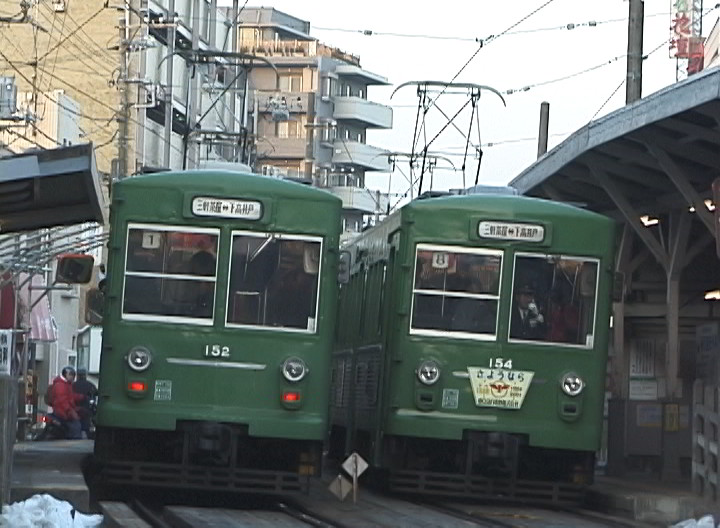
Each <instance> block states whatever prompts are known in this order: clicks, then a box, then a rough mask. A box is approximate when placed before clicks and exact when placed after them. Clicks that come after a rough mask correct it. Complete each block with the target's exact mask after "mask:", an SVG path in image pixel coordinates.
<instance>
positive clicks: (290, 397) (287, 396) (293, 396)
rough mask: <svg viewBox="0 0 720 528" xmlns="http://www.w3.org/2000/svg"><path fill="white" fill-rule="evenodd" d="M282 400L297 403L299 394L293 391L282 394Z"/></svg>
mask: <svg viewBox="0 0 720 528" xmlns="http://www.w3.org/2000/svg"><path fill="white" fill-rule="evenodd" d="M282 398H283V401H285V402H297V401H300V393H299V392H293V391H287V392H283V396H282Z"/></svg>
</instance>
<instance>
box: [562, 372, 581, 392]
mask: <svg viewBox="0 0 720 528" xmlns="http://www.w3.org/2000/svg"><path fill="white" fill-rule="evenodd" d="M560 386H561V387H562V390H563V392H564V393H565V394H567V395H568V396H577V395H578V394H580V393H581V392H582V391H583V389H584V388H585V381H583V379H582V378H581V377H580V376H578V375H577V374H575V373H574V372H570V373H568V374H565V375H564V376H563V378H562V381H561V382H560Z"/></svg>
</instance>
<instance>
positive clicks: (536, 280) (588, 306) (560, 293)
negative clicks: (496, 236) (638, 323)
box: [507, 252, 600, 350]
mask: <svg viewBox="0 0 720 528" xmlns="http://www.w3.org/2000/svg"><path fill="white" fill-rule="evenodd" d="M518 259H528V260H527V263H526V264H524V265H522V266H519V265H518ZM529 259H536V260H537V262H538V263H545V264H553V269H555V268H557V267H558V266H560V267H561V268H562V267H563V266H561V265H560V264H561V263H562V262H568V263H569V262H573V261H574V262H577V263H581V264H583V266H581V267H576V278H575V280H574V282H570V280H569V277H568V276H566V275H565V274H564V273H560V274H559V275H558V274H557V271H561V272H562V271H563V270H562V269H560V270H558V269H555V275H554V276H555V279H554V280H553V279H552V276H550V275H548V274H547V273H545V277H543V276H542V275H541V274H542V270H541V269H540V268H539V267H537V266H536V267H535V269H532V268H529V267H528V264H529ZM588 265H591V266H594V270H593V268H592V267H590V266H588ZM564 267H569V266H568V265H567V264H566V265H565V266H564ZM584 270H590V272H586V271H584ZM548 271H549V268H548ZM593 271H594V275H592V277H590V276H591V273H592V272H593ZM511 281H512V286H511V289H512V291H511V302H510V308H509V310H510V311H509V313H508V334H507V338H508V342H509V343H524V344H533V345H538V346H552V347H568V348H576V349H586V350H590V349H592V348H593V346H594V342H595V334H596V330H597V310H598V302H599V295H598V291H599V281H600V259H599V258H597V257H588V256H583V255H577V254H561V253H533V252H516V253H515V254H514V255H513V271H512V277H511ZM588 281H590V282H589V283H588ZM590 286H592V292H588V288H589V287H590ZM523 287H526V288H530V291H532V294H533V302H535V303H536V305H537V308H538V311H539V313H541V314H542V315H543V323H542V324H543V325H544V327H545V330H544V332H545V335H544V336H543V337H538V336H533V337H518V336H517V335H515V336H511V334H512V333H513V324H512V321H513V317H512V315H513V310H514V309H515V308H516V299H515V297H516V295H515V294H516V291H518V290H519V289H520V288H523ZM567 288H570V292H569V296H568V291H567ZM583 298H584V299H583ZM588 298H591V299H590V302H589V303H588ZM561 303H562V305H564V306H566V307H567V306H569V307H571V309H573V315H572V316H570V315H569V314H568V312H567V311H565V312H554V310H556V309H557V308H556V307H555V306H560V305H561ZM576 303H578V304H580V303H582V304H581V305H580V306H579V307H574V306H573V305H574V304H576ZM554 305H555V306H554ZM565 309H566V308H565ZM574 310H577V313H574ZM588 310H591V311H590V312H589V313H588ZM555 320H562V321H563V324H564V325H567V324H568V321H573V320H575V321H576V322H575V323H570V324H575V328H574V330H575V332H576V335H577V336H578V337H577V338H576V341H569V340H567V338H566V337H563V338H560V337H558V336H559V335H565V332H562V333H558V332H557V331H555V330H554V329H553V327H552V325H553V324H554V321H555ZM583 326H584V327H586V328H584V327H583ZM569 330H571V329H568V330H567V331H569ZM580 331H584V332H585V333H584V339H582V340H581V339H580V337H581V336H580Z"/></svg>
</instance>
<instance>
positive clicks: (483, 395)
mask: <svg viewBox="0 0 720 528" xmlns="http://www.w3.org/2000/svg"><path fill="white" fill-rule="evenodd" d="M614 246H615V225H614V222H613V221H612V220H610V219H608V218H606V217H604V216H601V215H599V214H595V213H592V212H589V211H586V210H582V209H579V208H576V207H573V206H570V205H566V204H561V203H556V202H550V201H545V200H540V199H534V198H528V197H521V196H510V195H490V194H487V195H463V196H446V197H435V198H429V199H418V200H415V201H413V202H411V203H409V204H408V205H406V206H404V207H403V208H402V209H400V210H399V211H398V212H396V213H394V214H393V215H391V216H390V217H388V218H387V219H386V220H385V221H384V222H383V223H382V224H380V225H378V226H376V227H373V228H371V229H369V230H367V231H366V232H364V233H362V234H361V235H360V236H359V237H358V238H357V239H356V240H354V241H353V242H352V243H351V244H350V245H349V246H348V247H346V248H344V249H348V250H349V251H350V252H351V254H352V256H353V264H352V268H351V278H350V281H349V283H348V284H345V285H342V286H341V293H340V301H339V310H338V312H339V315H338V324H337V329H336V343H335V350H334V353H333V360H332V380H331V391H332V392H331V411H330V412H331V417H330V421H331V435H330V450H331V454H333V455H336V456H342V455H343V454H347V453H350V452H353V451H356V452H358V453H359V454H360V455H361V456H363V457H365V458H366V459H367V460H368V462H369V463H370V465H371V467H373V468H374V469H375V470H376V473H380V474H382V475H384V476H385V477H386V478H387V481H386V482H387V483H389V487H390V489H392V490H396V491H410V492H420V493H432V494H434V495H442V494H447V495H470V496H481V495H487V496H497V495H498V494H503V493H507V494H510V495H513V494H514V495H516V496H520V495H518V494H519V493H520V492H519V490H520V489H521V487H519V485H518V483H525V482H527V483H532V482H537V481H546V482H551V483H556V482H575V483H578V482H582V481H584V482H588V481H589V480H591V479H592V475H593V471H594V453H595V452H596V450H598V448H599V447H600V439H601V431H602V424H603V404H604V393H605V369H606V361H607V355H608V336H609V332H610V329H609V326H610V324H609V323H610V311H611V292H612V285H613V278H614V273H613V269H614V261H613V258H614ZM378 470H379V471H378ZM500 483H512V485H511V486H509V487H505V488H498V486H499V485H500ZM533 485H534V484H528V488H527V489H531V488H532V486H533ZM570 487H572V486H570ZM502 490H504V491H502ZM516 492H517V493H516Z"/></svg>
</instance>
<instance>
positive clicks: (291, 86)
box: [278, 73, 303, 92]
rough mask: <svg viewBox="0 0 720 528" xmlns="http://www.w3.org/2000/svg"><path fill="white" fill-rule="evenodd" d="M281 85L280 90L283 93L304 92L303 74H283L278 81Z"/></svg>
mask: <svg viewBox="0 0 720 528" xmlns="http://www.w3.org/2000/svg"><path fill="white" fill-rule="evenodd" d="M278 82H279V83H280V84H279V86H278V89H279V90H280V91H281V92H302V91H303V86H302V85H303V83H302V74H300V73H281V74H280V78H279V81H278Z"/></svg>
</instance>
